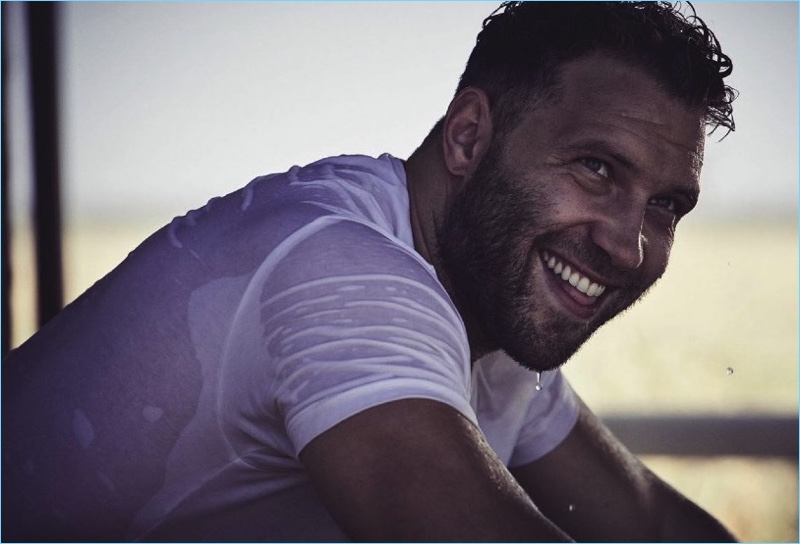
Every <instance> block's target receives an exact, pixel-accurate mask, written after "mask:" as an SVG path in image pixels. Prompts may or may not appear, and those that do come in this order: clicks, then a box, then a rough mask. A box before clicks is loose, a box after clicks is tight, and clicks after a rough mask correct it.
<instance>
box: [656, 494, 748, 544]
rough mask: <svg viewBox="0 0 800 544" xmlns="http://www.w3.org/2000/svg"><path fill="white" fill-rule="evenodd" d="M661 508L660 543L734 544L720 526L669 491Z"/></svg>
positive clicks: (714, 520)
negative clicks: (721, 543) (698, 543)
mask: <svg viewBox="0 0 800 544" xmlns="http://www.w3.org/2000/svg"><path fill="white" fill-rule="evenodd" d="M665 495H666V496H665V498H664V499H663V501H662V507H661V516H662V523H661V534H660V535H659V536H660V539H661V542H736V541H737V540H736V537H734V536H733V535H732V534H731V533H730V532H729V531H728V530H727V529H726V528H725V527H723V526H722V524H721V523H720V522H719V521H717V520H716V519H714V518H713V517H712V516H711V515H710V514H708V513H707V512H705V511H704V510H703V509H702V508H700V507H698V506H697V505H695V504H694V503H692V502H691V501H689V500H688V499H686V498H685V497H683V496H681V495H679V494H678V493H677V492H674V491H672V490H669V491H667V492H666V494H665Z"/></svg>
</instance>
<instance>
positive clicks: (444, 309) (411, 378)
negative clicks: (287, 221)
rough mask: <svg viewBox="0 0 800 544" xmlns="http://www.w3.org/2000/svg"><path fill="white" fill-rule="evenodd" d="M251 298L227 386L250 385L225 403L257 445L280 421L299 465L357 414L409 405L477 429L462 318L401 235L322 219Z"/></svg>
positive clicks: (265, 272)
mask: <svg viewBox="0 0 800 544" xmlns="http://www.w3.org/2000/svg"><path fill="white" fill-rule="evenodd" d="M245 298H246V299H247V300H245V301H244V302H243V308H242V311H241V312H240V314H241V315H240V316H237V319H235V320H234V327H235V328H237V329H238V330H237V331H236V332H234V333H233V334H232V335H231V341H230V342H229V345H231V346H232V349H233V350H234V351H235V352H236V353H238V356H236V357H231V360H230V361H229V362H228V369H227V371H226V373H227V374H228V375H229V376H230V378H229V379H227V380H226V383H232V381H233V379H234V378H233V376H234V375H235V376H236V377H235V379H236V380H239V381H245V382H247V384H248V385H247V389H246V392H245V394H241V391H240V392H239V393H237V394H236V395H230V394H226V395H225V397H226V402H227V403H229V408H230V409H228V410H226V413H230V412H231V411H233V412H236V413H238V414H239V415H238V416H236V417H235V419H236V420H237V421H238V422H237V423H236V425H239V426H248V429H247V430H246V432H247V434H248V436H249V438H250V439H255V442H256V443H258V442H261V441H264V442H269V441H270V440H272V439H273V437H274V435H275V434H276V433H274V432H272V431H269V430H268V429H267V428H268V427H269V425H268V424H264V425H259V423H258V422H259V421H260V420H269V421H271V422H272V424H273V425H274V424H275V423H276V421H277V424H280V425H283V426H285V428H284V429H283V430H284V431H285V434H286V435H288V439H289V442H290V448H291V449H292V452H291V454H292V455H294V456H296V455H298V454H299V452H300V451H301V450H302V449H303V448H304V447H305V446H306V445H307V444H308V443H309V442H310V441H311V440H313V439H314V438H315V437H316V436H318V435H319V434H321V433H322V432H324V431H325V430H327V429H329V428H331V427H332V426H334V425H336V424H337V423H339V422H341V421H343V420H345V419H347V418H349V417H351V416H353V415H355V414H357V413H358V412H361V411H363V410H366V409H368V408H370V407H373V406H376V405H379V404H383V403H386V402H390V401H394V400H401V399H407V398H426V399H432V400H437V401H440V402H443V403H446V404H448V405H450V406H452V407H453V408H455V409H456V410H458V411H459V412H461V413H462V414H464V415H465V416H466V417H467V418H468V419H470V420H472V421H473V422H476V417H475V415H474V412H473V410H472V408H471V406H470V404H469V380H470V374H469V368H470V362H469V350H468V343H467V340H466V332H465V330H464V327H463V324H462V322H461V319H460V317H459V315H458V313H457V312H456V310H455V307H454V306H453V304H452V302H451V301H450V299H449V297H448V296H447V294H446V292H445V291H444V289H443V287H442V286H441V284H440V283H439V282H438V280H437V279H436V277H435V274H434V272H433V269H432V268H431V267H430V266H429V265H428V264H427V263H426V262H425V261H424V260H423V259H422V258H421V257H420V256H419V255H418V254H416V253H415V252H414V251H413V250H412V249H411V248H409V247H407V246H405V245H404V244H403V243H402V242H400V241H399V240H397V239H394V238H393V237H392V236H391V234H389V233H387V232H382V231H380V229H376V228H375V227H374V226H373V225H370V224H367V223H361V222H359V221H357V220H355V219H353V218H341V217H336V216H323V217H320V218H318V219H316V220H314V221H311V222H309V223H308V224H307V225H306V226H305V227H303V228H301V229H300V230H298V231H297V232H296V233H295V234H293V235H292V236H290V237H289V238H287V239H286V241H285V242H284V243H283V244H282V245H281V246H279V247H277V248H276V249H275V250H274V251H272V252H271V253H270V255H269V257H268V258H267V260H266V261H265V263H264V264H263V265H262V267H261V268H260V269H259V270H258V272H257V273H256V275H255V276H254V278H253V279H252V280H251V284H250V287H249V288H248V290H247V292H246V293H245ZM254 321H255V322H257V323H258V330H257V331H249V332H248V331H247V329H248V328H250V327H252V323H253V322H254ZM242 331H245V332H244V333H243V332H242ZM253 336H256V337H257V341H256V342H255V343H254V341H253V338H252V337H253ZM237 338H238V340H237ZM243 343H244V344H247V343H249V344H250V346H251V347H250V348H249V349H244V348H243ZM234 368H237V369H238V370H236V371H234V370H233V369H234ZM229 417H230V416H229ZM247 422H250V423H247ZM273 431H274V429H273ZM237 432H239V433H240V434H241V432H242V429H238V430H237Z"/></svg>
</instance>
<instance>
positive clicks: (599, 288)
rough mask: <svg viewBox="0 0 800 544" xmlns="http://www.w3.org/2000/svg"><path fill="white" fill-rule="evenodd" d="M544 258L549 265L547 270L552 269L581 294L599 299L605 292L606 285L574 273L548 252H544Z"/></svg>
mask: <svg viewBox="0 0 800 544" xmlns="http://www.w3.org/2000/svg"><path fill="white" fill-rule="evenodd" d="M543 256H544V260H545V263H546V264H547V268H549V269H551V270H552V271H553V273H554V274H556V275H557V276H560V277H561V279H562V280H564V281H567V282H569V284H570V285H572V286H573V287H575V289H577V290H578V291H580V292H581V293H583V294H585V295H588V296H590V297H599V296H600V295H602V294H603V293H604V292H605V290H606V286H605V285H600V284H599V283H593V282H592V281H591V280H590V279H589V278H587V277H585V276H581V274H580V273H579V272H577V271H575V272H573V271H572V269H570V267H569V265H564V264H563V263H562V262H561V261H559V260H558V259H557V258H555V257H554V256H552V255H550V254H548V253H547V252H543Z"/></svg>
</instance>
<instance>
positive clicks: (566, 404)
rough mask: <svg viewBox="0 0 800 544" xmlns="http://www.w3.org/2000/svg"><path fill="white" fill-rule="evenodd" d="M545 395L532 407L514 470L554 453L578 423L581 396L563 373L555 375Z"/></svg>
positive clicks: (511, 463) (513, 461) (516, 450)
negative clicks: (579, 398) (579, 396)
mask: <svg viewBox="0 0 800 544" xmlns="http://www.w3.org/2000/svg"><path fill="white" fill-rule="evenodd" d="M543 392H544V394H543V395H541V396H540V397H539V398H537V399H536V400H537V401H536V402H531V404H530V406H529V409H528V412H527V414H526V419H525V423H524V425H523V426H522V429H521V430H520V433H519V436H518V438H517V444H516V447H515V448H514V453H513V454H512V456H511V460H510V461H509V466H510V467H515V466H521V465H525V464H528V463H530V462H532V461H535V460H536V459H539V458H540V457H544V456H545V455H546V454H548V453H550V452H551V451H552V450H553V449H555V447H556V446H558V445H559V444H560V443H561V442H562V441H563V440H564V439H565V438H566V437H567V435H568V434H569V432H570V431H571V430H572V428H573V427H574V426H575V423H576V422H577V421H578V413H579V411H580V405H579V402H578V396H577V395H576V394H575V391H573V389H572V387H571V386H570V385H569V382H568V381H567V379H566V378H565V377H564V375H563V374H562V373H561V371H560V370H558V371H555V372H552V373H551V380H550V382H549V383H548V384H547V387H546V388H544V389H543Z"/></svg>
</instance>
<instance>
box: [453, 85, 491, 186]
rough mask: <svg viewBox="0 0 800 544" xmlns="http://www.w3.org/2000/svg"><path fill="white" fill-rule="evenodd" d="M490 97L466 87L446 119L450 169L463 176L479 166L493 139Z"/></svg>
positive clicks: (456, 99) (454, 100)
mask: <svg viewBox="0 0 800 544" xmlns="http://www.w3.org/2000/svg"><path fill="white" fill-rule="evenodd" d="M492 131H493V127H492V115H491V111H490V108H489V97H488V96H486V93H485V92H484V91H483V90H481V89H478V88H476V87H467V88H466V89H463V90H462V91H461V92H459V93H458V94H457V95H456V96H455V98H453V100H452V101H451V102H450V107H449V108H448V109H447V115H445V119H444V138H442V145H443V151H444V161H445V164H446V165H447V169H448V170H449V171H450V173H451V174H453V175H455V176H460V177H463V176H465V175H467V174H469V173H471V172H472V171H473V170H475V167H476V166H477V165H478V163H480V161H481V159H482V158H483V155H484V154H485V153H486V150H487V149H488V148H489V144H490V142H491V140H492Z"/></svg>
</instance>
